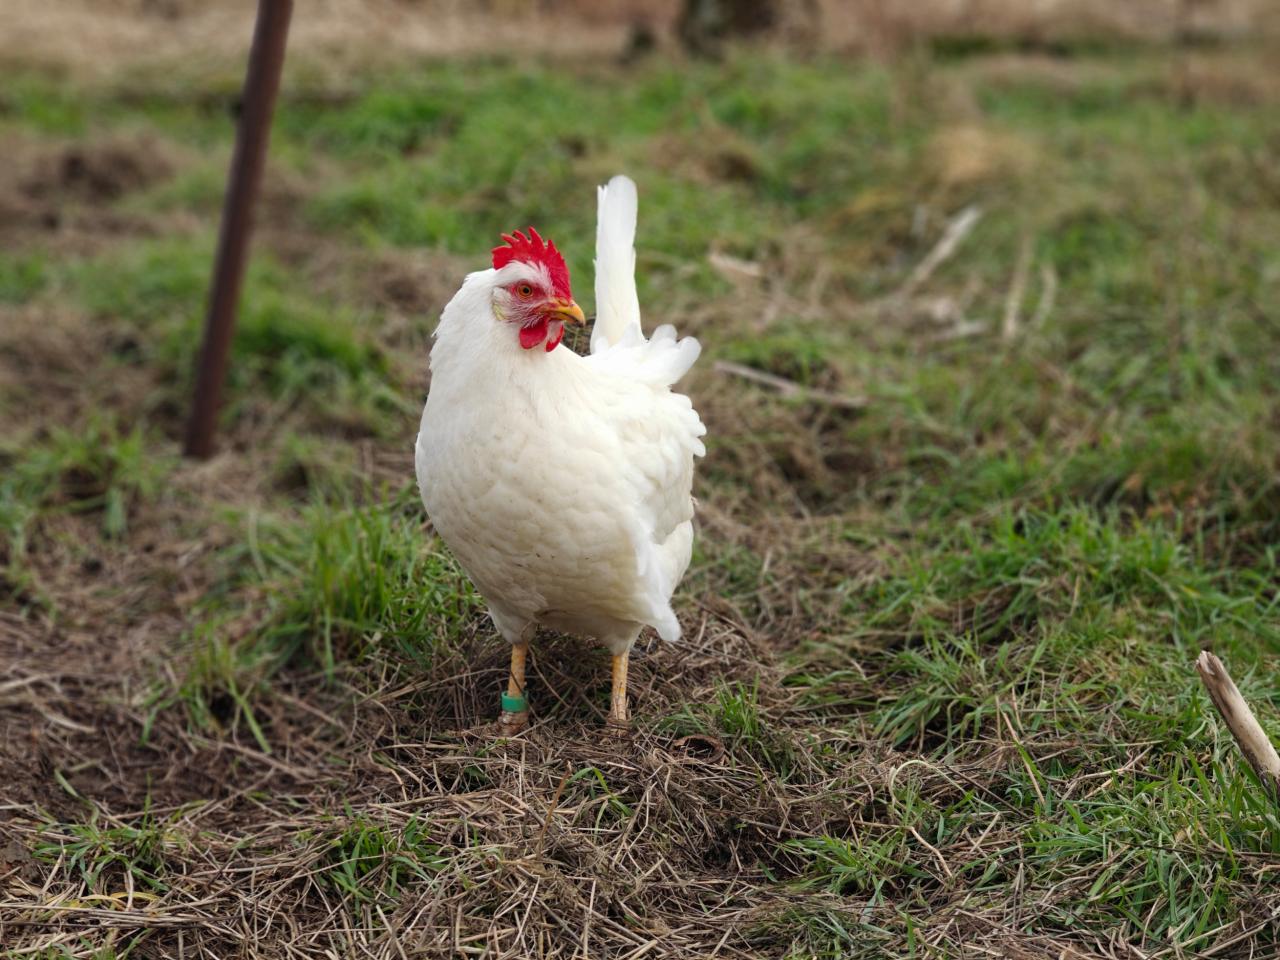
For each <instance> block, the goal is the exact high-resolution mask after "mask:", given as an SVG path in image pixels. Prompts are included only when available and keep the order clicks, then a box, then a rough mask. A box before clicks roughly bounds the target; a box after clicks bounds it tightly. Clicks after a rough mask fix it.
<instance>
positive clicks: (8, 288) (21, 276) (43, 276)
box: [0, 253, 49, 304]
mask: <svg viewBox="0 0 1280 960" xmlns="http://www.w3.org/2000/svg"><path fill="white" fill-rule="evenodd" d="M48 283H49V270H48V266H47V264H46V262H45V258H44V256H43V255H41V254H38V253H33V254H27V255H26V256H18V257H15V256H9V255H5V256H0V304H3V303H26V302H27V301H28V300H30V299H32V298H33V297H34V296H35V295H36V294H38V293H39V292H40V291H41V290H43V289H44V288H45V287H46V286H47V285H48Z"/></svg>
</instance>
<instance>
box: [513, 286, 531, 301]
mask: <svg viewBox="0 0 1280 960" xmlns="http://www.w3.org/2000/svg"><path fill="white" fill-rule="evenodd" d="M516 294H517V295H518V296H519V297H520V299H521V300H528V299H529V298H530V297H532V296H533V287H531V286H529V284H527V283H522V284H520V286H518V287H516Z"/></svg>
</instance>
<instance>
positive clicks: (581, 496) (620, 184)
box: [415, 176, 705, 719]
mask: <svg viewBox="0 0 1280 960" xmlns="http://www.w3.org/2000/svg"><path fill="white" fill-rule="evenodd" d="M636 203H637V201H636V188H635V184H634V183H633V182H632V181H631V180H629V179H628V178H626V177H621V176H619V177H614V178H613V180H611V181H610V182H609V184H608V185H607V186H605V187H601V188H600V193H599V206H598V218H599V222H598V227H597V235H596V278H595V279H596V282H595V290H596V308H597V316H596V324H595V329H594V331H593V333H592V337H591V354H590V356H586V357H582V356H578V355H577V354H575V353H574V352H573V351H571V350H570V349H569V348H567V347H564V346H556V345H554V343H552V341H551V340H548V341H547V346H546V348H544V347H543V344H542V343H541V342H539V343H538V345H537V346H536V347H535V348H530V347H529V346H528V345H527V344H526V343H525V342H524V341H523V338H522V337H519V336H517V333H518V332H519V328H520V326H523V327H524V328H526V329H530V328H533V327H535V326H536V324H537V323H539V322H541V323H543V324H545V323H546V318H547V317H548V316H551V315H552V314H554V315H555V316H556V317H558V318H561V319H565V318H567V319H573V317H577V318H578V319H581V316H582V314H581V311H580V310H578V309H577V307H576V305H573V304H572V300H571V299H568V298H567V285H568V275H567V271H566V272H565V274H564V278H563V279H564V287H565V290H563V291H560V292H561V293H562V294H565V295H564V296H561V297H560V298H559V299H556V297H555V296H554V295H553V292H552V290H551V288H552V286H553V284H554V277H552V278H549V277H548V270H547V267H546V264H545V263H542V262H539V260H538V258H537V257H536V256H530V257H529V258H527V259H520V258H518V257H517V258H515V259H511V260H510V262H507V263H505V265H503V266H501V268H500V269H492V270H483V271H480V272H478V273H473V274H470V275H469V276H468V277H467V278H466V281H465V282H464V283H463V285H462V288H461V289H460V290H459V291H458V293H457V294H456V295H455V296H454V298H453V299H452V300H451V301H450V302H449V304H448V306H446V307H445V310H444V313H443V315H442V317H441V320H440V325H439V327H438V329H437V331H436V342H435V345H434V347H433V349H432V351H431V387H430V391H429V395H428V398H427V404H426V409H425V410H424V411H423V415H422V425H421V430H420V432H419V434H418V440H417V446H416V455H415V462H416V467H417V475H418V484H419V488H420V490H421V493H422V501H423V503H424V504H425V506H426V508H427V512H428V514H429V515H430V516H431V519H432V522H433V523H434V525H435V528H436V530H437V531H438V532H439V534H440V536H441V537H442V538H443V539H444V541H445V543H446V544H447V545H448V546H449V548H450V549H451V550H452V551H453V553H454V554H455V556H456V557H457V558H458V560H459V562H460V563H461V564H462V566H463V568H464V569H465V570H466V571H467V573H468V575H469V576H470V577H471V579H472V581H473V582H474V583H475V585H476V587H477V589H478V590H479V591H480V593H481V594H482V595H483V596H484V598H485V600H486V601H488V604H489V608H490V613H491V615H492V617H493V621H494V623H495V625H496V626H497V628H498V630H499V631H500V632H501V633H502V635H503V637H505V638H506V639H507V640H508V641H509V642H511V643H512V644H513V645H516V646H517V647H522V646H523V645H524V644H527V643H528V641H529V640H530V639H531V638H532V636H533V633H534V631H535V630H536V627H537V626H538V625H544V626H547V627H550V628H552V629H555V630H560V631H563V632H566V633H571V634H576V635H582V636H589V637H596V638H598V639H600V640H601V641H602V642H604V643H605V644H606V645H608V647H609V648H610V650H611V651H612V652H613V653H614V655H615V657H618V656H622V657H625V655H626V653H627V652H628V651H629V650H630V648H631V646H632V644H633V643H634V642H635V639H636V637H637V635H638V634H639V633H640V631H641V630H642V628H643V627H644V626H645V625H648V626H651V627H653V628H654V629H655V630H657V632H658V634H659V635H660V636H661V637H663V638H664V639H666V640H675V639H676V638H677V637H678V636H679V634H680V626H679V623H678V622H677V620H676V617H675V614H674V613H673V612H672V609H671V595H672V592H673V591H674V590H675V588H676V585H677V584H678V583H679V582H680V579H681V577H682V576H683V575H684V572H685V569H686V568H687V567H688V564H689V558H690V554H691V551H692V546H693V524H692V520H693V500H692V497H691V487H692V483H693V458H694V457H695V456H699V455H701V454H702V453H703V452H704V451H703V445H702V441H701V439H700V437H701V436H702V435H703V434H704V433H705V428H704V427H703V425H702V422H701V421H700V420H699V418H698V415H697V413H696V412H695V411H694V409H693V406H692V404H691V403H690V401H689V399H688V398H687V397H685V396H683V395H681V394H678V393H674V392H673V391H672V390H671V386H672V385H673V384H675V382H676V381H677V380H679V379H680V377H682V376H683V375H684V374H685V373H686V372H687V371H688V370H689V368H690V367H691V366H692V365H693V363H694V361H695V360H696V359H697V357H698V353H699V350H700V348H699V345H698V342H697V341H696V340H694V339H692V338H689V337H686V338H685V339H683V340H678V339H677V338H676V333H675V329H674V328H673V327H671V326H661V327H659V328H657V329H656V330H655V331H654V334H653V336H652V338H650V339H648V340H646V339H645V337H644V335H643V333H642V331H641V327H640V308H639V301H638V299H637V296H636V287H635V249H634V237H635V228H636ZM533 236H536V234H533ZM517 237H519V235H518V234H517ZM520 239H521V240H523V239H524V238H523V237H520ZM500 249H501V248H500ZM552 250H553V251H554V248H552ZM503 252H504V253H507V252H509V251H503ZM496 253H497V251H495V254H496ZM556 256H557V257H558V254H557V255H556ZM497 262H499V260H498V257H497V256H496V255H495V263H497ZM561 264H562V261H561ZM551 273H552V274H554V265H553V266H552V270H551ZM531 288H532V289H534V290H535V291H545V292H546V295H547V299H546V301H545V304H543V305H541V306H539V307H537V308H536V309H535V308H526V307H525V305H524V304H523V300H522V298H523V297H524V294H525V291H526V290H528V289H531ZM538 297H539V294H538V293H536V292H535V294H534V296H533V297H532V300H533V301H536V300H538ZM553 304H558V305H559V306H553ZM570 308H571V309H570ZM522 311H523V312H522ZM519 318H524V319H523V320H522V321H521V322H520V323H517V322H515V321H516V320H517V319H519ZM556 329H557V330H558V328H556ZM556 342H558V338H556ZM617 667H618V664H617V661H616V660H615V695H616V692H617V691H616V680H617ZM622 672H623V683H624V684H625V662H623V664H622ZM519 674H520V676H519V678H518V679H519V683H518V684H516V683H515V676H516V662H515V658H514V657H513V682H512V689H513V690H515V691H516V693H517V694H521V695H522V693H523V679H524V678H523V653H522V652H521V653H520V663H519ZM615 700H616V696H615ZM624 703H625V701H624ZM615 707H616V703H615ZM623 718H625V706H624V715H623ZM623 718H618V717H614V719H623Z"/></svg>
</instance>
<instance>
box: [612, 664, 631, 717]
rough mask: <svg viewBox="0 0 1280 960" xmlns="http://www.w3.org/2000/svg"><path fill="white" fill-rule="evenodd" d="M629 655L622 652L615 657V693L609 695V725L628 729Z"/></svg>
mask: <svg viewBox="0 0 1280 960" xmlns="http://www.w3.org/2000/svg"><path fill="white" fill-rule="evenodd" d="M628 660H629V656H628V655H627V654H625V653H620V654H617V655H615V656H614V658H613V693H612V695H611V696H610V697H609V726H611V727H618V728H621V729H626V728H627V727H629V726H630V725H631V724H630V719H629V717H628V716H627V662H628Z"/></svg>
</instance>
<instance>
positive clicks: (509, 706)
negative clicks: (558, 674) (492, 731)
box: [498, 643, 529, 737]
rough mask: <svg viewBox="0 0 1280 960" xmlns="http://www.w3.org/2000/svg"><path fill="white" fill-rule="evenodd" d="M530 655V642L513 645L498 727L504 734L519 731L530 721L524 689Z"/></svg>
mask: <svg viewBox="0 0 1280 960" xmlns="http://www.w3.org/2000/svg"><path fill="white" fill-rule="evenodd" d="M528 655H529V644H527V643H513V644H512V645H511V674H510V676H508V677H507V692H506V693H505V694H503V697H502V715H501V716H500V717H499V718H498V728H499V730H500V731H501V733H502V735H503V736H506V737H510V736H514V735H515V734H517V733H519V732H520V731H521V730H523V729H524V728H525V726H526V725H527V724H528V723H529V702H528V701H527V700H526V699H525V696H524V691H525V686H524V662H525V658H526V657H528Z"/></svg>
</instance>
